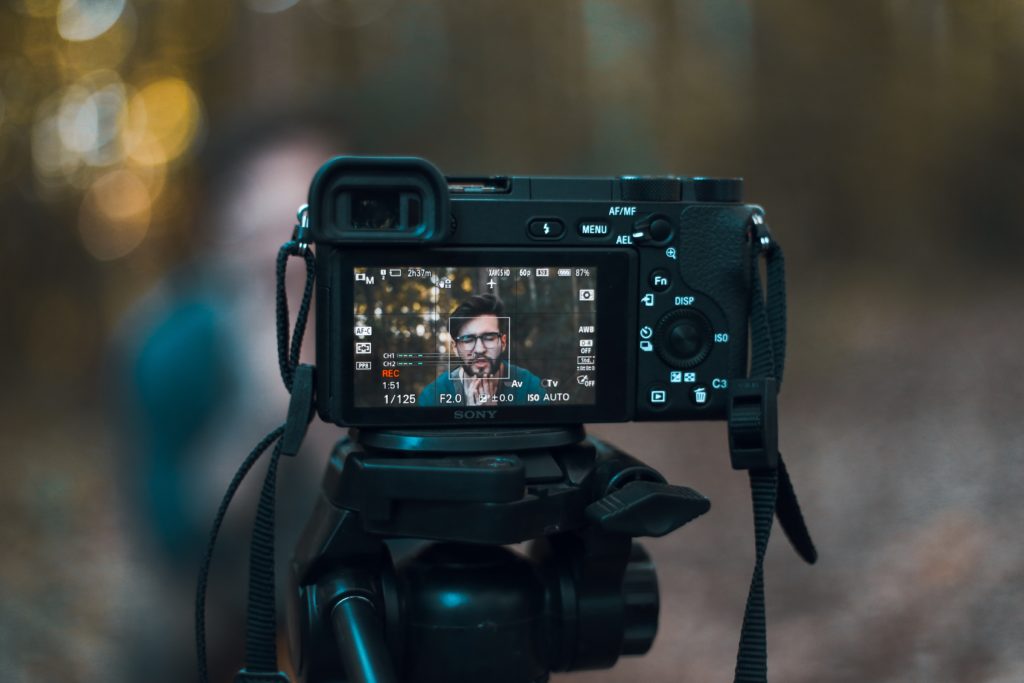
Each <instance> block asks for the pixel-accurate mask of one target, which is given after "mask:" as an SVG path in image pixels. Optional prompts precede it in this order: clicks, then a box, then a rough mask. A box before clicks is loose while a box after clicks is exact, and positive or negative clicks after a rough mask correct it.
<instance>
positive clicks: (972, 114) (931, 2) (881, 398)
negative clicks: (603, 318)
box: [0, 0, 1024, 683]
mask: <svg viewBox="0 0 1024 683" xmlns="http://www.w3.org/2000/svg"><path fill="white" fill-rule="evenodd" d="M1022 70H1024V2H1022V1H1021V0H976V1H972V2H967V1H963V2H955V1H954V0H860V1H858V2H855V3H853V2H820V1H817V0H793V1H789V2H767V1H763V0H714V1H712V0H687V1H682V2H669V1H667V0H644V1H636V2H625V1H621V2H615V1H612V0H558V1H549V2H540V1H539V0H538V1H532V2H518V3H512V2H496V1H480V2H454V1H449V2H431V1H428V0H245V1H239V2H222V1H217V2H210V1H200V0H166V1H158V0H10V1H9V2H7V3H4V4H3V5H2V6H0V215H2V216H3V223H4V228H3V230H2V231H0V240H2V242H0V259H2V262H0V296H2V299H0V304H2V311H3V319H4V324H3V326H2V329H3V334H2V335H0V350H2V359H3V360H2V368H3V371H2V384H0V386H2V392H0V458H2V463H3V467H4V472H3V476H0V519H2V523H0V596H2V599H0V668H2V669H3V670H4V671H5V672H6V673H5V680H9V681H16V682H19V683H20V682H23V681H24V682H28V681H31V682H33V683H35V682H37V681H57V680H61V681H94V680H107V681H136V680H150V681H157V680H160V681H162V680H188V679H190V678H191V677H192V676H193V675H194V674H193V671H194V655H193V649H192V647H193V646H192V631H191V629H192V623H191V619H192V596H193V589H194V577H195V573H196V567H197V566H198V561H199V558H200V555H201V548H202V546H203V543H204V540H203V537H204V535H205V533H206V531H207V528H208V524H209V523H210V521H211V519H212V517H213V513H214V511H215V509H216V506H217V503H218V501H219V498H220V495H221V494H222V492H223V490H224V488H225V486H226V484H227V482H228V480H229V479H230V477H231V475H232V473H233V472H234V470H235V469H236V467H237V465H238V463H239V462H240V461H241V459H242V458H243V457H244V455H245V454H246V453H247V452H248V451H249V449H250V448H251V447H252V446H253V445H254V444H255V443H256V442H257V441H258V440H259V438H260V437H261V436H262V435H263V434H265V433H266V432H267V431H269V430H270V429H271V428H272V427H273V426H274V425H276V424H277V423H278V421H279V420H280V418H281V417H282V416H283V415H284V410H285V406H286V402H285V397H286V395H285V392H284V390H283V389H282V387H281V384H280V379H279V378H278V377H277V368H276V356H275V346H274V344H275V342H274V339H275V338H274V330H273V313H272V310H273V261H274V257H275V253H276V249H277V247H278V245H279V244H280V243H281V242H282V241H283V240H284V239H285V238H287V237H288V235H289V234H290V231H291V226H292V224H293V223H294V217H295V209H296V207H297V206H298V205H299V204H301V203H303V201H304V198H305V194H306V190H307V188H308V183H309V180H310V178H311V177H312V174H313V173H314V171H315V170H316V168H317V167H318V166H319V165H320V164H321V163H322V162H323V161H324V160H326V159H327V158H328V157H329V156H332V155H334V154H338V153H353V154H412V155H420V156H424V157H426V158H428V159H430V160H432V161H433V162H434V163H436V164H437V165H438V166H439V167H440V168H441V169H442V170H444V171H445V172H447V173H450V174H460V173H466V174H500V173H508V174H511V173H516V174H551V175H572V174H594V175H599V174H608V175H619V174H658V173H678V174H692V175H722V176H743V177H744V178H745V179H746V196H747V199H748V200H749V201H754V202H757V203H760V204H762V205H764V207H765V208H766V210H767V216H768V220H769V222H770V223H771V224H772V226H773V230H774V232H775V234H776V236H777V237H778V238H779V240H780V241H781V243H782V244H783V246H784V247H785V249H786V255H787V265H788V269H787V270H788V276H789V292H790V306H789V311H790V346H789V358H788V363H787V369H788V373H787V378H786V379H787V381H786V385H785V388H784V391H783V393H782V402H781V420H782V427H781V445H782V450H783V452H784V453H785V454H786V459H787V462H788V463H789V469H790V471H791V473H792V476H793V479H794V483H795V485H796V488H797V492H798V494H799V496H800V499H801V502H802V504H803V506H804V511H805V514H806V516H807V518H808V521H809V524H810V527H811V531H812V533H813V535H814V537H815V539H816V541H817V543H818V547H819V550H820V552H821V560H820V561H819V564H818V565H817V566H815V567H807V566H804V565H803V564H801V562H800V561H799V560H798V559H797V558H796V556H795V555H794V554H793V553H792V552H791V550H790V549H789V548H788V546H787V544H786V542H785V540H784V538H782V536H781V534H778V535H777V537H776V538H775V540H774V541H773V543H772V545H771V547H770V548H769V552H768V557H767V568H766V575H767V604H768V619H769V622H768V623H769V652H770V667H769V671H770V675H771V679H772V680H774V681H797V682H801V681H816V682H822V681H843V682H845V681H851V682H852V681H970V682H976V681H987V682H994V683H1014V682H1018V683H1019V682H1020V681H1024V650H1022V649H1021V647H1020V644H1021V643H1022V642H1024V617H1022V615H1024V545H1022V544H1021V542H1020V529H1021V528H1022V527H1024V503H1022V502H1021V494H1020V492H1021V490H1022V488H1024V467H1022V465H1021V462H1022V455H1024V432H1022V430H1021V424H1022V420H1021V409H1020V406H1021V405H1022V403H1024V383H1022V379H1024V360H1022V355H1021V353H1020V346H1021V342H1020V340H1021V339H1022V338H1024V305H1022V303H1021V302H1022V301H1024V277H1022V276H1021V274H1020V258H1021V253H1022V248H1024V230H1022V229H1021V228H1022V225H1021V224H1022V219H1021V206H1020V197H1021V196H1022V190H1024V163H1022V160H1024V125H1022V123H1021V122H1022V120H1024V80H1022V79H1021V77H1020V74H1021V72H1022ZM293 270H295V271H296V272H295V273H291V275H297V276H300V275H301V272H298V271H301V268H293ZM292 284H298V282H295V283H292ZM307 346H308V345H307ZM306 354H307V355H306V357H307V358H311V349H307V352H306ZM312 431H313V433H312V434H311V437H310V439H309V441H308V442H307V446H306V447H305V449H304V453H303V455H302V457H300V458H299V459H297V460H295V461H289V462H287V463H285V464H284V466H283V467H282V473H281V481H280V487H279V489H280V500H281V502H280V505H279V520H280V523H279V541H278V544H279V546H280V555H281V559H282V561H284V560H285V559H286V556H287V553H288V551H289V549H290V548H291V546H292V544H293V543H294V540H295V538H296V535H297V533H298V530H299V529H300V527H301V524H302V521H303V519H304V518H305V516H306V515H307V514H308V512H309V509H310V505H311V501H312V497H313V495H314V492H315V490H316V487H317V485H318V478H319V474H320V471H321V470H322V468H323V465H324V462H325V458H326V452H327V449H328V448H329V446H330V444H331V443H332V442H333V441H334V440H335V439H336V438H337V437H338V435H339V432H338V430H336V429H333V428H328V427H325V426H323V425H315V426H314V429H313V430H312ZM591 433H594V434H597V435H600V436H603V437H606V438H608V439H610V440H612V441H613V442H614V443H616V444H618V445H619V446H621V447H623V448H624V449H626V450H627V451H629V452H631V453H633V454H634V455H636V456H638V457H640V458H642V459H644V460H646V461H647V462H649V463H650V464H652V465H654V466H655V467H658V468H660V469H662V471H663V472H665V473H666V474H667V475H668V476H669V478H670V480H672V481H673V482H675V483H678V484H685V485H688V486H692V487H693V488H696V489H697V490H699V491H701V492H703V493H704V494H706V495H707V496H709V497H710V498H711V499H712V501H713V507H712V510H711V512H710V513H709V514H708V515H706V516H705V517H702V518H701V519H700V520H699V521H697V522H695V523H694V524H692V525H691V526H689V527H686V528H684V529H682V530H680V531H678V532H676V533H675V534H674V535H672V536H670V537H667V538H663V539H658V540H655V541H651V542H648V543H647V546H648V547H649V548H650V549H651V551H652V554H653V556H654V559H655V561H656V563H657V564H658V566H659V576H660V581H661V589H662V616H661V628H660V632H659V635H658V638H657V640H656V641H655V644H654V646H653V648H652V650H651V652H650V653H649V654H648V655H647V656H645V657H643V658H636V659H625V660H623V661H621V662H620V663H619V665H618V666H617V668H616V669H614V670H612V671H608V672H587V673H579V674H569V675H564V676H558V677H556V680H578V681H595V682H596V681H608V682H611V681H621V680H645V681H705V680H728V679H729V678H730V677H731V675H732V669H733V664H734V661H735V659H734V658H735V653H736V644H737V642H738V636H739V628H740V623H741V620H742V614H743V605H744V600H745V598H746V592H747V587H748V584H749V580H750V569H751V566H752V560H753V539H752V525H751V515H750V502H749V497H748V485H747V481H746V477H745V476H744V475H743V474H741V473H735V472H733V471H731V469H730V467H729V460H728V453H727V450H726V441H725V431H724V427H723V425H721V424H698V425H693V424H658V425H654V426H652V425H602V426H595V427H593V428H592V429H591ZM261 472H262V470H261V469H258V471H257V472H256V473H255V474H254V476H253V477H252V479H253V481H251V482H249V483H248V485H247V486H246V487H245V490H243V492H242V494H241V496H240V499H239V501H238V502H237V505H236V508H237V509H235V510H233V512H232V514H231V515H229V517H228V520H227V527H226V528H225V531H224V538H223V541H222V545H221V546H220V547H219V548H218V555H217V560H216V562H215V565H214V573H213V577H212V585H211V590H212V591H213V593H212V595H211V605H210V613H209V621H210V624H209V635H210V643H211V664H212V666H213V669H214V671H215V672H216V674H217V680H229V679H228V678H227V676H228V675H229V672H230V671H232V670H233V667H237V665H238V661H239V658H240V656H241V649H242V647H241V638H240V631H241V629H242V628H243V618H244V611H243V609H244V603H243V600H244V595H243V593H244V584H245V579H244V567H245V557H246V555H245V553H246V550H247V547H248V536H249V528H250V527H249V525H250V524H251V519H252V502H253V499H254V496H253V493H254V491H255V490H256V489H257V487H258V483H257V480H261V479H262V477H261V476H260V475H261Z"/></svg>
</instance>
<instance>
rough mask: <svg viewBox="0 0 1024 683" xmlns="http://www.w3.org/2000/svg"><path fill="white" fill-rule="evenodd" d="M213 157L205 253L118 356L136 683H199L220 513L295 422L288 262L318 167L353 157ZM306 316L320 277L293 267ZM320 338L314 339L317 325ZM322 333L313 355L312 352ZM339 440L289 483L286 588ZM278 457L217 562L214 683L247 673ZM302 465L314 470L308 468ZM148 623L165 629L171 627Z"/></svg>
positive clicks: (324, 146) (313, 448)
mask: <svg viewBox="0 0 1024 683" xmlns="http://www.w3.org/2000/svg"><path fill="white" fill-rule="evenodd" d="M283 130H284V131H287V132H283V133H282V134H278V133H276V132H275V131H274V130H270V131H265V130H262V131H257V132H256V134H255V135H251V136H247V137H244V138H242V139H238V140H235V141H234V144H232V143H228V144H226V145H225V146H223V147H221V148H220V149H213V150H211V151H210V152H209V156H208V158H206V159H201V160H200V161H201V163H202V162H203V161H205V162H206V163H205V165H203V166H202V167H203V168H204V169H207V171H208V172H209V173H210V176H211V177H210V178H209V182H208V183H207V184H206V185H205V186H206V188H208V189H207V195H206V197H205V198H204V201H201V202H200V203H201V205H202V206H204V207H205V208H206V211H205V213H203V214H202V215H203V216H204V217H206V219H205V220H204V221H203V225H202V228H203V229H202V231H201V232H198V233H197V234H198V242H199V249H198V253H197V254H196V256H195V257H194V258H193V259H191V260H190V261H189V262H187V263H185V264H183V265H181V266H179V267H177V268H175V269H174V270H173V271H172V272H170V273H169V274H167V275H166V276H165V277H164V278H163V279H162V280H161V281H160V282H159V283H158V284H157V285H156V286H155V287H154V288H153V289H152V290H151V291H150V292H148V293H147V294H146V295H144V296H143V297H142V298H141V299H140V300H139V301H138V302H137V303H136V304H135V306H134V307H133V309H132V310H131V311H130V312H129V313H128V314H127V315H126V316H125V317H124V319H123V320H122V321H121V324H120V326H119V331H118V333H117V335H116V339H115V342H114V345H113V354H112V358H113V368H112V369H113V371H114V375H115V377H116V378H117V380H118V382H117V388H118V391H117V406H116V408H117V409H116V411H115V415H116V418H117V420H118V422H119V427H120V430H119V431H120V434H121V435H122V437H123V442H122V448H121V453H122V454H123V466H122V467H121V471H122V472H123V484H124V486H123V489H124V496H123V497H124V500H125V502H126V506H127V507H126V516H127V518H128V519H129V520H131V523H132V529H131V531H132V532H133V533H134V534H135V535H136V536H137V538H138V540H139V544H138V545H139V547H140V548H142V549H143V553H141V555H140V557H138V558H133V559H134V560H136V563H135V564H136V567H137V571H136V574H137V576H136V579H137V580H138V582H139V585H138V586H137V587H136V588H137V590H136V591H133V592H132V593H131V594H132V595H133V596H134V599H133V600H132V602H131V603H129V604H127V605H126V610H127V612H128V613H127V614H125V615H124V619H125V624H130V625H131V627H130V631H129V632H127V633H126V636H127V637H126V639H125V641H124V646H125V656H124V666H125V671H124V678H125V680H148V681H154V682H157V683H159V682H160V681H179V680H188V679H191V678H192V677H194V675H195V656H194V654H193V653H194V650H195V646H194V642H195V641H194V635H193V611H192V609H191V605H192V604H193V598H194V594H195V586H196V577H197V572H198V568H199V563H200V561H201V559H202V556H203V553H204V550H205V546H206V543H207V538H208V535H209V532H210V528H211V524H212V522H213V519H214V516H215V513H216V510H217V507H218V505H219V504H220V501H221V498H222V496H223V495H224V492H225V490H226V488H227V485H228V482H229V481H230V480H231V478H232V476H233V475H234V473H235V471H236V470H237V468H238V466H239V465H240V463H241V462H242V460H243V459H244V458H245V456H246V454H247V453H248V452H249V451H250V450H251V449H252V448H253V446H254V445H255V444H256V443H257V442H258V441H259V440H260V439H261V438H262V437H263V435H264V434H266V433H267V432H269V431H270V430H271V429H272V428H274V427H276V426H277V425H279V424H281V423H282V422H283V421H284V417H285V415H286V412H287V403H288V393H287V390H286V389H285V388H284V386H283V383H282V381H281V378H280V375H279V370H278V363H277V352H276V328H275V307H274V306H275V269H274V264H275V259H276V256H277V251H278V248H279V246H280V245H281V244H282V243H283V242H285V241H286V240H288V239H290V237H291V229H292V226H293V224H294V222H295V211H296V207H297V205H298V204H300V203H301V202H302V201H303V200H304V198H305V197H306V194H307V190H308V186H309V182H310V179H311V178H312V177H313V175H314V173H315V172H316V170H317V168H319V166H320V165H321V164H322V163H323V162H324V161H325V160H326V159H327V158H328V157H329V156H330V154H331V152H332V151H334V150H337V149H338V147H339V146H338V144H337V142H336V141H334V140H333V139H332V136H331V135H329V134H325V133H321V132H307V131H305V130H304V129H303V128H302V127H301V126H286V127H285V128H284V129H283ZM289 266H290V267H289V271H288V272H289V277H288V290H289V294H290V296H289V298H290V301H291V302H292V312H293V318H294V311H295V309H296V305H297V304H296V302H298V301H299V299H300V297H301V290H302V285H303V281H304V278H305V272H304V266H303V264H302V263H300V262H296V261H295V260H292V261H290V263H289ZM309 327H310V328H311V327H312V325H311V322H310V325H309ZM312 336H313V335H312V330H311V329H307V334H306V337H305V340H306V343H305V344H304V350H303V356H304V357H309V356H310V355H311V350H312ZM338 436H339V434H338V432H337V430H335V429H333V428H331V427H327V426H324V425H319V428H318V427H317V426H316V425H314V426H311V429H310V435H309V438H308V439H307V443H306V446H305V448H304V449H303V450H304V452H305V453H314V454H315V455H314V456H313V457H305V458H303V457H299V458H296V459H294V460H293V459H288V461H287V462H288V464H287V465H286V466H282V467H281V468H280V469H279V473H278V500H279V501H280V505H279V507H278V514H277V524H278V535H279V536H278V537H279V539H281V540H280V541H279V542H278V544H277V554H278V562H277V567H278V574H279V576H280V575H281V572H282V570H283V567H284V562H283V561H282V560H285V559H286V558H287V557H288V555H290V553H291V545H292V541H293V540H294V538H296V537H297V535H298V532H299V530H300V528H301V525H302V523H303V522H304V521H305V517H306V515H307V514H308V513H309V511H310V509H311V507H312V502H313V500H314V498H315V496H316V495H317V492H318V489H319V484H318V478H319V474H320V470H321V467H322V464H323V458H322V457H321V456H326V454H327V453H328V452H329V449H330V445H331V443H332V441H333V440H334V439H336V438H337V437H338ZM268 459H269V453H267V454H266V455H265V456H264V457H263V458H261V461H260V462H261V463H264V464H262V465H260V464H258V465H257V466H256V467H254V468H253V471H252V472H251V473H250V475H249V476H248V477H247V480H246V482H245V484H244V485H243V486H242V488H241V489H240V490H239V493H238V495H237V496H236V499H235V501H234V502H233V504H232V508H231V510H230V511H229V514H228V516H227V518H226V520H225V524H224V527H223V528H222V530H221V533H220V537H219V540H218V547H217V552H216V553H215V555H214V559H213V565H212V567H211V573H210V583H209V587H208V593H207V625H208V628H207V641H208V656H209V664H210V674H211V680H225V679H226V677H229V676H231V675H232V674H233V672H234V671H235V670H237V669H238V668H239V666H240V665H241V661H240V658H241V651H242V638H243V635H244V623H245V613H244V601H245V591H244V588H243V587H244V585H246V577H247V576H248V568H247V559H248V549H249V539H250V536H251V527H252V522H253V515H254V511H253V507H254V501H255V498H256V497H258V493H259V489H260V486H261V485H262V481H263V475H264V470H265V462H266V461H267V460H268ZM294 463H302V464H299V465H296V464H294ZM146 615H160V617H159V618H158V619H154V618H152V617H147V616H146Z"/></svg>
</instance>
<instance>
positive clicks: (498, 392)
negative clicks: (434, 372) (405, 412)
mask: <svg viewBox="0 0 1024 683" xmlns="http://www.w3.org/2000/svg"><path fill="white" fill-rule="evenodd" d="M508 323H509V318H508V316H507V315H505V304H504V303H503V302H502V301H501V299H499V298H498V297H497V296H495V295H494V294H477V295H475V296H472V297H470V298H469V299H467V300H466V301H464V302H462V303H461V304H460V305H459V306H458V307H457V308H456V309H455V310H454V311H452V315H451V317H450V318H449V321H448V328H449V334H450V337H451V339H452V344H453V346H454V347H455V354H454V355H455V356H457V358H458V361H459V363H460V365H458V366H457V367H454V368H452V369H450V370H448V371H447V372H445V373H444V374H442V375H441V376H440V377H438V378H437V380H435V381H434V382H432V383H431V384H430V385H428V386H427V387H426V388H425V389H424V390H423V391H422V392H421V393H420V396H419V404H420V405H425V406H436V405H441V404H442V403H449V404H450V403H456V404H462V405H467V406H482V405H498V404H499V403H500V404H504V405H509V404H513V405H514V404H525V403H526V402H527V400H528V399H527V397H528V396H529V395H530V394H533V395H535V396H536V397H538V398H541V399H543V397H544V388H543V387H542V386H541V381H540V378H539V377H537V376H536V375H534V374H533V373H532V372H530V371H529V370H526V369H524V368H521V367H518V366H516V365H512V364H511V363H510V362H508V359H507V355H506V351H507V350H508ZM534 400H536V399H534Z"/></svg>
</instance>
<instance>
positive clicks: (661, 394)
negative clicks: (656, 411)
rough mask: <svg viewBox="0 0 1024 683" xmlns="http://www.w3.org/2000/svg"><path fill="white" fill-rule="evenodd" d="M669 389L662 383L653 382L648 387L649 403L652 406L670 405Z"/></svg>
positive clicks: (662, 406)
mask: <svg viewBox="0 0 1024 683" xmlns="http://www.w3.org/2000/svg"><path fill="white" fill-rule="evenodd" d="M668 400H669V399H668V390H667V389H666V388H665V387H663V386H662V385H660V384H652V385H651V386H650V387H648V388H647V403H648V404H649V405H650V406H651V407H652V408H664V407H666V406H667V405H668Z"/></svg>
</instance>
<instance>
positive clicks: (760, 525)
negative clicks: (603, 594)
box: [729, 213, 818, 683]
mask: <svg viewBox="0 0 1024 683" xmlns="http://www.w3.org/2000/svg"><path fill="white" fill-rule="evenodd" d="M750 237H751V242H752V246H753V248H752V249H751V250H750V276H751V277H750V279H751V301H750V329H751V333H750V336H751V354H750V355H751V361H750V379H749V380H744V381H742V382H737V383H736V384H737V387H735V388H734V389H733V391H732V392H731V395H730V406H729V445H730V455H731V456H732V462H733V467H734V468H735V469H746V470H748V473H749V476H750V493H751V499H752V501H753V512H754V546H755V556H754V557H755V559H754V573H753V577H752V578H751V581H750V590H749V592H748V594H747V606H746V610H745V612H744V615H743V627H742V630H741V631H740V644H739V653H738V654H737V655H736V676H735V679H734V680H735V681H736V683H766V682H767V680H768V645H767V625H766V621H765V601H764V555H765V551H766V550H767V548H768V539H769V537H770V536H771V531H772V521H773V519H774V517H775V516H776V515H777V516H778V518H779V524H780V525H781V526H782V530H783V531H784V532H785V534H786V537H787V538H788V539H789V541H790V543H791V544H792V545H793V548H794V549H795V550H796V552H797V554H798V555H800V557H801V558H802V559H803V560H804V561H805V562H807V563H809V564H814V562H815V561H817V559H818V552H817V550H816V549H815V547H814V542H813V541H812V540H811V535H810V532H809V531H808V530H807V525H806V523H805V522H804V518H803V514H802V513H801V511H800V504H799V503H798V502H797V498H796V492H795V491H794V490H793V483H792V481H791V480H790V478H789V473H788V472H787V470H786V466H785V464H784V463H783V460H782V454H781V453H779V451H778V432H777V429H778V427H777V410H776V399H777V394H778V388H779V386H781V384H782V372H783V365H784V363H785V356H786V282H785V264H784V260H783V256H782V248H781V247H780V246H779V245H778V243H777V242H776V241H775V240H774V239H773V238H772V235H771V232H770V231H769V229H768V226H767V225H766V224H765V223H764V220H763V218H762V216H761V214H760V213H755V214H754V215H753V216H752V217H751V230H750ZM762 255H763V256H764V258H765V274H766V277H765V279H766V291H767V293H766V294H763V293H762V288H761V269H760V259H761V256H762Z"/></svg>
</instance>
